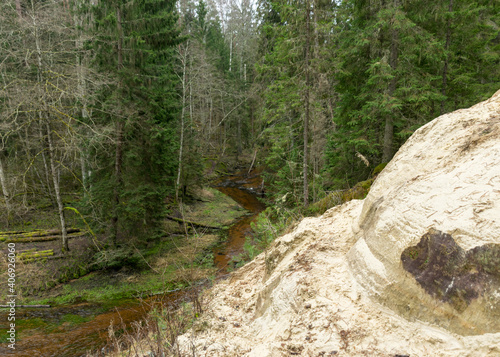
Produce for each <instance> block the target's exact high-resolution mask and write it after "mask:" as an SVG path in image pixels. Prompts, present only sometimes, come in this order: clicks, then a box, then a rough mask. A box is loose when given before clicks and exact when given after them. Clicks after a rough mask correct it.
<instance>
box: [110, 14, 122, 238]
mask: <svg viewBox="0 0 500 357" xmlns="http://www.w3.org/2000/svg"><path fill="white" fill-rule="evenodd" d="M116 20H117V29H118V66H117V67H118V70H120V69H122V67H123V54H122V50H123V30H122V15H121V10H120V7H117V9H116ZM118 87H119V88H121V80H120V82H119V83H118ZM115 127H116V128H115V133H116V134H115V136H116V147H115V180H116V181H115V187H114V190H113V196H114V197H113V201H114V209H113V217H112V219H111V228H112V235H113V244H114V245H116V244H117V242H118V235H119V229H118V226H119V224H118V220H119V212H118V211H119V207H120V191H121V188H122V165H123V122H122V119H121V118H118V119H117V120H116V124H115Z"/></svg>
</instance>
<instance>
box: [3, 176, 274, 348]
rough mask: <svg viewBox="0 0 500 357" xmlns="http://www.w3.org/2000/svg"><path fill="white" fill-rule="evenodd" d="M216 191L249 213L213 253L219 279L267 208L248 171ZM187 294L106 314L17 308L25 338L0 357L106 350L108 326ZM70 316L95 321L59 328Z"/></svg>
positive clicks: (73, 308) (92, 308) (91, 309)
mask: <svg viewBox="0 0 500 357" xmlns="http://www.w3.org/2000/svg"><path fill="white" fill-rule="evenodd" d="M214 186H215V188H216V189H218V190H219V191H221V192H222V193H224V194H226V195H228V196H229V197H231V198H232V199H234V200H235V201H236V202H237V203H239V204H240V205H241V206H243V208H245V209H246V210H248V211H249V213H248V214H247V215H244V216H243V217H241V218H239V219H238V220H237V221H236V222H235V223H234V224H233V225H232V226H231V227H230V228H229V232H228V238H227V241H226V242H225V244H224V245H223V246H221V247H219V248H217V249H215V250H214V257H215V258H214V264H215V266H216V267H217V268H218V271H219V278H222V277H224V275H225V274H226V272H227V268H228V266H229V263H230V262H231V259H232V258H233V257H235V256H237V255H238V254H240V253H241V252H242V251H243V244H244V243H245V237H246V236H247V235H248V234H249V233H250V232H251V227H250V224H251V222H253V221H254V220H255V218H256V216H257V215H258V214H259V213H260V212H262V211H263V210H264V209H265V206H264V204H263V203H261V202H260V201H259V200H258V199H257V195H258V194H259V193H262V179H261V178H260V176H259V175H258V172H257V173H256V172H252V173H251V174H250V175H247V174H245V173H239V174H236V175H231V176H226V177H223V178H221V179H219V180H218V181H217V182H216V183H215V185H214ZM188 295H189V291H182V290H181V291H174V292H171V293H167V294H165V295H164V296H162V297H161V299H158V298H157V297H155V298H151V299H147V300H144V301H141V302H139V301H128V302H127V303H124V302H119V303H118V304H119V305H118V306H116V307H115V308H114V309H113V310H110V311H108V312H104V313H103V312H102V307H101V306H99V305H91V304H88V303H81V304H75V305H70V306H62V307H54V308H48V309H24V308H18V309H17V311H16V321H23V322H24V323H26V324H27V325H26V328H25V329H24V330H23V335H22V336H18V340H17V341H16V345H15V347H16V349H15V350H12V349H10V348H8V347H7V344H6V343H2V344H0V357H3V356H16V357H79V356H85V354H86V351H88V350H96V349H99V348H103V347H104V346H105V345H106V343H107V338H108V329H109V326H110V322H111V321H113V323H114V324H115V325H118V324H124V325H126V326H131V324H132V323H133V322H134V321H140V320H142V319H144V318H145V317H146V315H147V313H148V312H149V311H150V310H151V308H152V307H153V306H154V305H155V304H158V302H156V301H158V300H161V301H162V303H169V304H175V303H179V302H181V301H183V300H185V299H188ZM69 314H71V315H78V316H81V317H84V318H85V317H89V316H95V317H94V318H92V319H91V320H90V321H88V322H84V323H81V324H76V325H73V324H71V323H69V322H65V323H62V324H60V321H61V318H62V317H63V316H65V315H69ZM40 320H43V321H44V322H45V323H48V324H54V326H55V327H54V328H53V330H52V331H51V332H50V333H47V332H46V331H44V332H42V331H41V330H40V329H37V328H36V327H35V326H36V325H37V324H36V322H37V321H38V325H39V321H40ZM30 321H33V325H34V326H33V328H30V327H29V326H30ZM58 322H59V323H58ZM7 325H8V321H7V313H6V312H5V311H0V331H2V333H5V331H6V329H5V327H7ZM19 337H20V338H19Z"/></svg>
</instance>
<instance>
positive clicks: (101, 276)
mask: <svg viewBox="0 0 500 357" xmlns="http://www.w3.org/2000/svg"><path fill="white" fill-rule="evenodd" d="M45 213H47V212H45ZM244 214H246V211H245V210H244V209H243V208H242V207H241V206H239V205H238V204H237V203H236V202H234V201H233V200H232V199H231V198H229V197H228V196H226V195H224V194H223V193H221V192H219V191H217V190H216V189H213V188H202V189H197V190H194V192H192V199H191V200H190V202H189V203H186V204H182V205H181V206H180V208H179V209H178V210H176V211H174V212H173V213H172V216H174V218H176V217H177V218H178V219H183V220H185V221H190V222H196V223H199V224H201V225H206V226H211V227H219V228H220V229H206V228H203V227H195V226H190V225H189V224H186V225H184V224H182V223H181V222H179V221H173V220H168V219H167V220H165V223H164V230H165V235H164V236H163V237H162V238H160V239H158V240H155V241H153V242H150V243H148V245H147V246H146V247H141V248H140V249H139V248H137V247H136V246H134V243H131V244H127V245H125V246H123V247H121V248H118V249H112V248H108V249H106V250H101V251H99V250H97V249H96V248H95V244H94V242H93V239H92V236H91V235H86V236H83V237H78V238H73V239H70V241H69V246H70V253H71V254H70V255H68V257H67V258H64V259H54V260H41V261H37V262H32V263H23V262H20V261H18V262H17V267H16V268H17V271H16V274H17V286H16V288H17V289H18V295H19V297H18V304H21V303H22V304H50V305H60V304H69V303H78V302H84V301H87V302H109V300H120V299H126V298H135V297H141V296H146V295H151V294H158V293H161V292H163V291H168V290H172V289H176V288H180V287H184V286H187V285H189V284H191V283H192V282H193V281H197V280H200V279H205V278H210V277H213V276H215V273H216V271H215V268H214V267H213V253H212V250H213V249H214V248H215V247H216V246H217V245H219V244H221V243H222V242H223V241H224V239H225V234H226V232H227V230H226V228H227V227H228V226H229V225H231V223H232V222H234V221H235V220H236V219H237V218H239V217H241V216H242V215H244ZM32 218H33V219H35V217H32ZM44 223H45V225H35V224H29V227H33V228H48V227H47V226H46V225H47V221H45V222H44ZM26 228H27V227H26V225H25V224H24V229H26ZM82 229H83V228H82ZM30 249H33V250H36V251H41V250H50V249H53V251H54V254H59V253H58V252H59V251H60V241H59V240H56V241H49V242H33V243H16V250H17V251H18V252H19V251H26V250H30ZM56 252H57V253H56ZM6 256H7V255H6V254H5V255H3V259H2V261H1V262H0V268H1V270H2V271H6V269H5V268H6V259H5V258H6ZM100 262H101V263H102V265H103V266H105V265H106V264H107V266H108V268H107V269H103V268H100V266H99V264H100ZM3 275H5V274H3ZM2 280H6V276H4V277H3V279H2Z"/></svg>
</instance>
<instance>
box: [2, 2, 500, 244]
mask: <svg viewBox="0 0 500 357" xmlns="http://www.w3.org/2000/svg"><path fill="white" fill-rule="evenodd" d="M499 26H500V3H499V2H498V1H489V0H474V1H470V0H467V1H465V0H446V1H434V2H429V1H422V0H413V1H408V0H343V1H340V0H257V1H252V0H239V1H237V0H200V1H190V0H180V1H179V2H177V1H175V0H129V1H123V0H109V1H99V0H88V1H83V0H5V1H2V3H1V4H0V49H1V56H0V76H1V84H0V137H1V142H0V183H1V189H2V191H1V197H0V205H1V207H2V209H1V214H0V222H1V224H2V230H4V231H8V230H9V229H11V230H12V229H14V230H25V231H27V230H32V229H35V228H54V229H56V228H57V229H59V230H60V235H61V242H60V243H61V251H62V252H63V253H67V252H68V251H69V246H68V236H69V235H70V232H71V230H70V226H71V224H70V223H71V222H79V223H78V224H80V225H81V226H83V227H85V228H86V229H88V230H89V231H90V232H92V235H93V237H94V238H96V239H98V240H100V241H102V242H106V243H105V244H106V246H107V247H113V246H120V245H126V244H127V243H128V242H131V241H133V242H136V243H137V242H138V244H139V245H140V244H146V243H148V242H151V241H153V242H154V241H155V240H157V239H159V238H160V237H162V235H164V231H163V223H164V221H165V218H166V217H167V216H168V215H170V214H171V213H172V212H173V211H175V210H176V207H178V205H180V204H181V203H182V202H184V201H186V200H189V199H190V197H191V196H192V190H193V189H195V188H196V187H203V186H207V185H209V184H210V182H211V181H210V180H212V179H213V178H214V177H217V176H219V175H223V174H227V173H231V172H234V171H236V170H238V169H242V168H245V169H249V168H251V167H261V168H262V170H263V173H262V175H263V178H264V185H265V191H266V196H265V201H266V203H267V205H268V206H271V207H278V206H279V207H283V208H285V209H287V210H295V212H299V213H300V214H307V212H311V209H310V208H309V207H311V206H312V205H313V204H314V203H315V202H318V201H320V200H322V199H324V198H325V197H328V195H330V194H331V193H332V192H338V191H339V190H345V189H348V188H350V187H353V186H354V185H355V184H356V183H357V182H360V181H363V180H366V179H369V178H370V177H371V176H372V175H373V173H374V169H375V168H376V167H377V166H379V165H380V164H384V163H387V162H388V161H389V160H390V159H391V158H392V156H393V155H394V154H395V152H396V151H397V150H398V148H399V147H400V146H401V145H402V144H403V143H404V142H405V140H406V139H407V138H408V137H409V136H410V135H411V134H412V133H413V132H414V131H415V130H416V129H418V128H419V127H420V126H422V125H423V124H425V123H427V122H428V121H430V120H432V119H433V118H435V117H437V116H439V115H441V114H445V113H448V112H451V111H453V110H456V109H459V108H464V107H468V106H470V105H472V104H474V103H477V102H479V101H481V100H484V99H485V98H487V97H489V96H491V95H492V94H493V93H494V92H495V91H496V90H498V86H499V83H500V33H499ZM429 150H432V148H429ZM308 209H309V211H307V210H308ZM69 222H70V223H69Z"/></svg>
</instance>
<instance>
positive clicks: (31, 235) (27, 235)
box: [0, 228, 80, 241]
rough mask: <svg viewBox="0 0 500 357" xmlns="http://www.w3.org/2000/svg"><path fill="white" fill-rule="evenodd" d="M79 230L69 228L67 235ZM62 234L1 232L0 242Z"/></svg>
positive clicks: (40, 231) (49, 232) (56, 230)
mask: <svg viewBox="0 0 500 357" xmlns="http://www.w3.org/2000/svg"><path fill="white" fill-rule="evenodd" d="M79 232H80V229H79V228H68V229H67V230H66V233H68V234H71V233H79ZM61 234H62V232H61V230H60V229H44V230H34V231H31V232H28V231H26V232H23V231H14V232H0V241H6V240H9V239H22V238H35V237H50V236H60V235H61Z"/></svg>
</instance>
